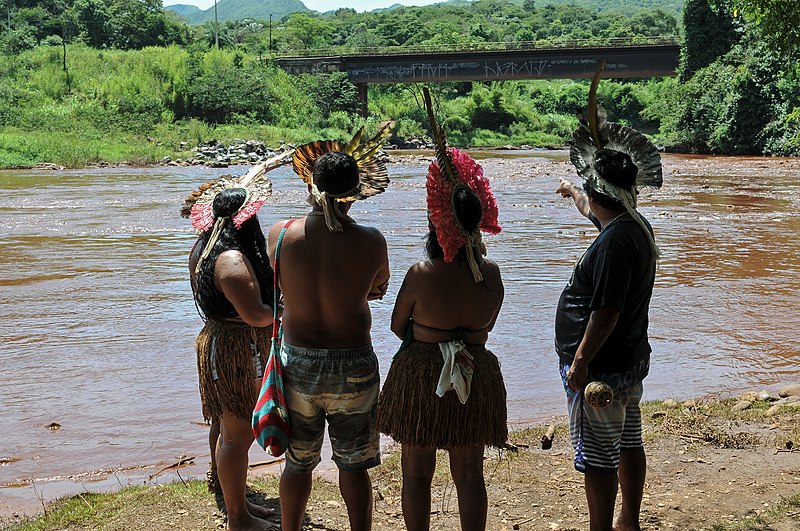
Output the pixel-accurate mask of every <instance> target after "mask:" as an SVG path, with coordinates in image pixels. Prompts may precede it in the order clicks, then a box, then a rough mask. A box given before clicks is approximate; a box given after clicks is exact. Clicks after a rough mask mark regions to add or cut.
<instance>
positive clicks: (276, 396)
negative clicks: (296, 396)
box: [252, 219, 295, 457]
mask: <svg viewBox="0 0 800 531" xmlns="http://www.w3.org/2000/svg"><path fill="white" fill-rule="evenodd" d="M294 221H295V220H293V219H292V220H289V221H288V222H286V225H284V226H283V228H282V229H281V233H280V235H279V236H278V243H277V245H276V246H275V275H274V281H273V282H274V283H273V286H274V289H273V292H274V298H273V302H272V308H273V311H274V312H275V313H274V314H273V323H272V342H271V345H270V350H269V360H268V361H267V368H266V369H265V370H264V377H263V379H262V380H261V391H260V392H259V393H258V401H257V402H256V406H255V408H254V409H253V420H252V427H253V434H254V435H255V437H256V440H257V441H258V444H259V445H261V447H262V448H263V449H264V450H266V451H267V453H269V454H270V455H272V456H274V457H278V456H280V455H283V453H284V452H286V449H287V448H288V446H289V438H290V437H291V436H292V427H291V425H290V423H289V408H288V407H287V405H286V397H285V395H284V391H283V364H282V362H281V340H282V339H283V325H281V323H280V321H279V320H278V300H279V294H280V289H279V288H278V274H279V272H280V252H281V244H282V243H283V235H284V234H285V233H286V229H288V228H289V225H291V224H292V223H293V222H294Z"/></svg>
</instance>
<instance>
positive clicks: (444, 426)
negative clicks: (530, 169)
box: [378, 95, 508, 531]
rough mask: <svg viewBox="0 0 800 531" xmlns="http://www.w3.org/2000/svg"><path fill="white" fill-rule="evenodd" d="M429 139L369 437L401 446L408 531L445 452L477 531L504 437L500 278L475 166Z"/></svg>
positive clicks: (420, 521) (423, 524) (427, 500)
mask: <svg viewBox="0 0 800 531" xmlns="http://www.w3.org/2000/svg"><path fill="white" fill-rule="evenodd" d="M426 96H427V95H426ZM426 101H428V98H427V97H426ZM428 108H429V109H431V106H430V104H428ZM429 112H430V113H431V115H432V110H431V111H429ZM431 122H432V125H433V129H434V131H437V130H438V128H437V127H436V125H435V120H434V119H433V118H431ZM435 136H437V137H438V138H437V143H438V146H437V147H438V148H437V161H435V162H434V163H432V164H431V165H430V167H429V169H428V176H427V204H428V227H429V233H428V237H427V244H426V250H427V254H428V260H425V261H422V262H419V263H417V264H415V265H413V266H411V268H410V269H409V270H408V272H407V273H406V276H405V279H404V280H403V285H402V287H401V288H400V291H399V293H398V295H397V300H396V301H395V305H394V311H393V313H392V332H394V333H395V335H397V336H398V337H399V338H400V339H402V340H403V344H402V346H401V347H400V350H399V351H398V352H397V354H396V355H395V357H394V360H393V361H392V366H391V368H390V369H389V373H388V374H387V376H386V382H385V383H384V386H383V391H381V397H380V401H379V404H378V428H379V429H380V431H381V432H382V433H385V434H387V435H389V436H391V437H392V438H393V439H394V440H395V441H397V442H399V443H400V444H401V452H402V456H401V467H402V473H403V487H402V506H403V519H404V521H405V524H406V528H407V529H409V530H411V531H417V530H426V529H429V528H430V514H431V482H432V479H433V474H434V470H435V468H436V450H437V449H444V450H447V452H448V454H449V457H450V472H451V474H452V477H453V482H454V483H455V487H456V491H457V493H458V510H459V517H460V523H461V529H463V530H475V531H483V530H485V529H486V519H487V495H486V484H485V481H484V477H483V454H484V450H485V447H486V446H487V445H491V446H495V447H498V448H503V447H504V446H505V443H506V438H507V435H508V428H507V424H506V390H505V384H504V382H503V376H502V374H501V372H500V363H499V362H498V360H497V357H496V356H495V355H494V354H493V353H492V352H491V351H489V350H487V349H486V341H487V339H488V337H489V332H491V331H492V329H493V327H494V324H495V322H496V320H497V316H498V314H499V312H500V307H501V306H502V303H503V296H504V288H503V281H502V278H501V275H500V268H499V267H498V265H497V264H496V263H495V262H493V261H492V260H489V259H487V258H484V256H483V255H485V254H486V248H485V246H484V244H483V241H482V237H481V233H480V231H481V230H483V231H486V232H489V233H491V234H497V233H498V232H500V225H499V224H498V222H497V204H496V202H495V199H494V196H493V195H492V191H491V187H490V185H489V181H488V179H486V178H484V177H483V169H482V168H481V166H480V165H479V164H478V163H477V162H475V160H473V159H472V158H471V157H470V156H469V155H467V154H466V153H463V152H461V151H459V150H457V149H446V146H445V145H444V133H443V132H442V131H439V134H438V135H435Z"/></svg>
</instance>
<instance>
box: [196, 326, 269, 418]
mask: <svg viewBox="0 0 800 531" xmlns="http://www.w3.org/2000/svg"><path fill="white" fill-rule="evenodd" d="M271 339H272V327H271V326H267V327H264V328H254V327H252V326H250V325H247V324H244V323H236V322H231V321H208V322H207V323H206V325H205V326H204V327H203V330H201V331H200V334H199V335H198V336H197V341H196V343H195V345H196V349H197V373H198V375H199V378H200V400H201V402H202V404H203V418H204V419H205V420H206V421H211V420H212V419H215V418H219V417H220V416H221V415H222V412H223V411H230V412H231V413H233V414H234V415H236V416H237V417H239V418H241V419H244V420H247V421H248V422H250V420H251V418H252V416H253V408H254V407H255V405H256V401H257V400H258V391H259V379H260V378H261V376H262V374H263V370H264V369H265V368H266V366H267V360H268V358H269V349H270V341H271Z"/></svg>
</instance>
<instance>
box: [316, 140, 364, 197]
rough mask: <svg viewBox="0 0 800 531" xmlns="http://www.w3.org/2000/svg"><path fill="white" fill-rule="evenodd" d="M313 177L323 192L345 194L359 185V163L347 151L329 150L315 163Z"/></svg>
mask: <svg viewBox="0 0 800 531" xmlns="http://www.w3.org/2000/svg"><path fill="white" fill-rule="evenodd" d="M312 178H313V179H314V184H316V185H317V188H319V190H320V191H321V192H328V193H330V194H334V195H339V194H343V193H346V192H347V191H349V190H352V189H353V188H355V187H356V186H357V185H358V182H359V176H358V164H357V163H356V159H354V158H353V157H352V156H350V155H348V154H347V153H342V152H341V151H329V152H328V153H325V154H324V155H322V156H321V157H320V158H318V159H317V161H316V162H315V163H314V171H313V172H312Z"/></svg>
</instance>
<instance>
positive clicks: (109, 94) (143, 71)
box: [0, 0, 800, 167]
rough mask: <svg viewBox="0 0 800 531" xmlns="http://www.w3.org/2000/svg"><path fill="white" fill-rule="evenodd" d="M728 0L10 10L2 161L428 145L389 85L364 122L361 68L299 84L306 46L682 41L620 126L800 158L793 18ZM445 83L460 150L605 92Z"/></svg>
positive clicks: (410, 106) (626, 89)
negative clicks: (371, 8)
mask: <svg viewBox="0 0 800 531" xmlns="http://www.w3.org/2000/svg"><path fill="white" fill-rule="evenodd" d="M228 1H230V0H228ZM575 1H576V2H579V1H580V0H575ZM633 1H634V0H629V2H630V3H632V2H633ZM656 1H658V2H660V3H658V4H655V2H656ZM724 1H726V0H718V1H713V0H687V1H686V4H685V8H684V11H683V15H682V17H680V19H676V16H675V15H674V14H673V11H672V8H671V7H670V5H672V4H670V0H639V2H640V3H639V4H638V5H641V3H642V2H647V4H646V5H648V6H653V5H656V6H657V7H649V8H647V9H639V10H633V9H627V10H626V11H625V12H620V11H613V10H609V11H602V12H601V11H599V10H594V9H590V8H588V7H582V6H581V5H576V4H575V3H560V1H559V3H555V0H551V2H552V3H547V2H545V1H541V2H540V1H539V0H535V1H534V0H524V1H512V0H478V1H476V2H454V3H447V4H443V5H436V6H427V7H416V8H410V7H409V8H396V9H392V10H383V11H375V12H370V13H356V12H355V11H353V10H352V9H339V10H337V11H335V12H331V13H326V14H324V15H320V14H317V13H313V12H296V13H293V14H291V15H288V16H287V17H285V18H284V19H282V20H276V21H273V25H272V26H271V27H269V26H268V24H267V23H266V22H265V21H255V20H251V19H245V20H238V21H228V22H224V23H222V24H220V25H219V26H216V25H214V24H209V23H207V24H203V25H199V26H189V25H187V24H186V23H185V22H182V21H181V20H180V19H179V18H178V16H177V15H175V14H174V13H171V12H167V11H164V10H163V9H162V8H161V7H160V0H75V1H73V2H67V3H65V2H63V1H62V0H0V13H3V12H4V13H5V15H6V18H7V22H6V23H5V24H3V26H2V31H0V99H1V101H3V102H4V104H3V105H2V106H0V167H1V166H12V165H30V164H34V163H36V162H39V161H49V162H57V163H61V164H68V165H81V164H86V163H87V162H93V161H100V160H109V161H121V160H136V161H141V162H148V161H155V160H158V159H159V158H161V157H163V156H167V155H169V156H176V154H177V155H178V156H186V155H187V154H185V153H180V150H181V149H185V148H183V147H181V146H182V145H183V146H186V144H182V142H188V145H189V146H191V145H193V144H195V143H197V142H201V141H205V140H210V139H212V138H217V139H220V140H222V141H226V140H230V139H232V138H234V137H239V138H258V139H261V140H264V141H265V142H267V143H269V144H273V145H274V144H279V143H281V142H300V141H306V140H311V139H314V138H317V137H320V136H330V137H339V138H342V137H344V136H346V135H347V134H348V132H349V131H351V130H352V129H353V128H354V127H356V126H357V125H360V124H362V123H366V124H367V125H368V127H369V128H374V127H375V126H376V124H377V122H378V121H379V120H381V119H386V118H393V119H396V120H397V122H398V124H397V127H396V130H395V140H396V141H403V140H404V139H409V138H411V137H419V136H423V135H425V125H424V124H425V118H424V115H423V113H422V111H421V109H420V106H419V101H418V91H419V89H418V87H413V86H405V85H396V86H371V87H370V93H369V111H370V115H371V118H370V119H369V120H364V119H362V118H360V117H358V116H357V114H356V111H357V109H358V102H357V98H356V89H355V87H354V86H353V84H352V83H350V82H349V81H348V79H347V77H346V75H344V74H329V75H317V76H290V75H288V74H286V73H285V72H283V71H282V70H280V69H279V68H277V67H276V66H274V64H273V62H272V59H273V58H274V57H275V56H276V54H280V53H284V52H285V51H286V50H291V49H308V48H324V47H330V46H343V47H365V46H370V47H372V46H410V45H429V46H442V45H458V44H464V43H481V42H516V41H540V42H552V41H557V40H563V39H583V40H587V39H589V40H592V39H593V40H605V39H611V38H636V37H638V36H662V35H666V36H673V37H677V36H678V35H679V34H680V35H681V39H682V44H683V46H682V49H683V53H682V58H681V67H680V72H679V76H678V78H668V79H653V80H644V81H642V80H640V81H635V82H629V81H624V80H609V81H604V82H603V83H602V84H601V89H600V101H601V103H602V104H603V105H604V107H606V109H607V110H608V111H609V114H610V116H611V118H612V119H614V120H618V121H623V122H626V123H629V124H632V125H633V126H635V127H637V128H640V129H642V130H643V131H645V132H647V133H648V134H650V135H652V136H653V137H654V138H655V139H656V141H657V142H658V143H659V144H661V145H664V146H666V147H671V148H674V149H681V150H687V151H696V152H711V153H730V154H795V155H798V154H800V68H798V63H797V60H796V59H797V57H799V56H800V53H798V48H799V46H798V45H797V41H796V39H795V40H792V39H793V38H794V37H793V35H796V33H792V32H791V31H790V30H787V31H778V30H779V29H780V28H779V26H776V25H778V24H779V23H780V22H781V20H780V19H776V18H775V17H774V13H773V12H771V11H769V9H768V7H769V6H767V7H764V5H761V4H759V2H762V3H763V2H766V0H731V1H739V2H740V4H736V5H734V4H728V3H723V2H724ZM673 3H674V2H673ZM601 4H602V3H601ZM602 5H603V6H605V5H606V4H602ZM757 5H761V8H760V9H761V11H758V10H756V8H755V7H754V6H757ZM742 13H744V14H745V15H746V16H744V17H743V16H742ZM770 17H772V18H770ZM784 22H791V19H787V20H786V21H784ZM709 27H713V28H714V29H715V31H713V32H710V31H708V28H709ZM776 28H777V29H776ZM795 30H796V27H795ZM215 41H218V42H219V46H220V49H219V50H217V49H216V48H215V47H214V43H215ZM434 90H435V92H436V94H437V96H438V98H437V99H438V101H439V102H440V103H439V105H440V113H441V118H442V120H443V121H444V123H445V124H446V125H447V127H448V129H449V131H450V134H451V137H452V139H453V141H454V142H455V143H458V144H462V145H473V146H493V145H503V144H530V145H540V146H541V145H560V144H563V143H564V142H565V140H566V139H567V138H568V137H569V134H570V132H571V131H572V129H573V128H574V127H575V126H576V123H577V121H576V119H575V118H574V111H575V110H576V109H577V108H579V107H581V106H582V105H585V102H586V92H587V83H586V82H585V81H570V80H555V81H513V82H511V81H509V82H491V83H484V82H474V83H447V84H438V85H437V86H435V87H434Z"/></svg>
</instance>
